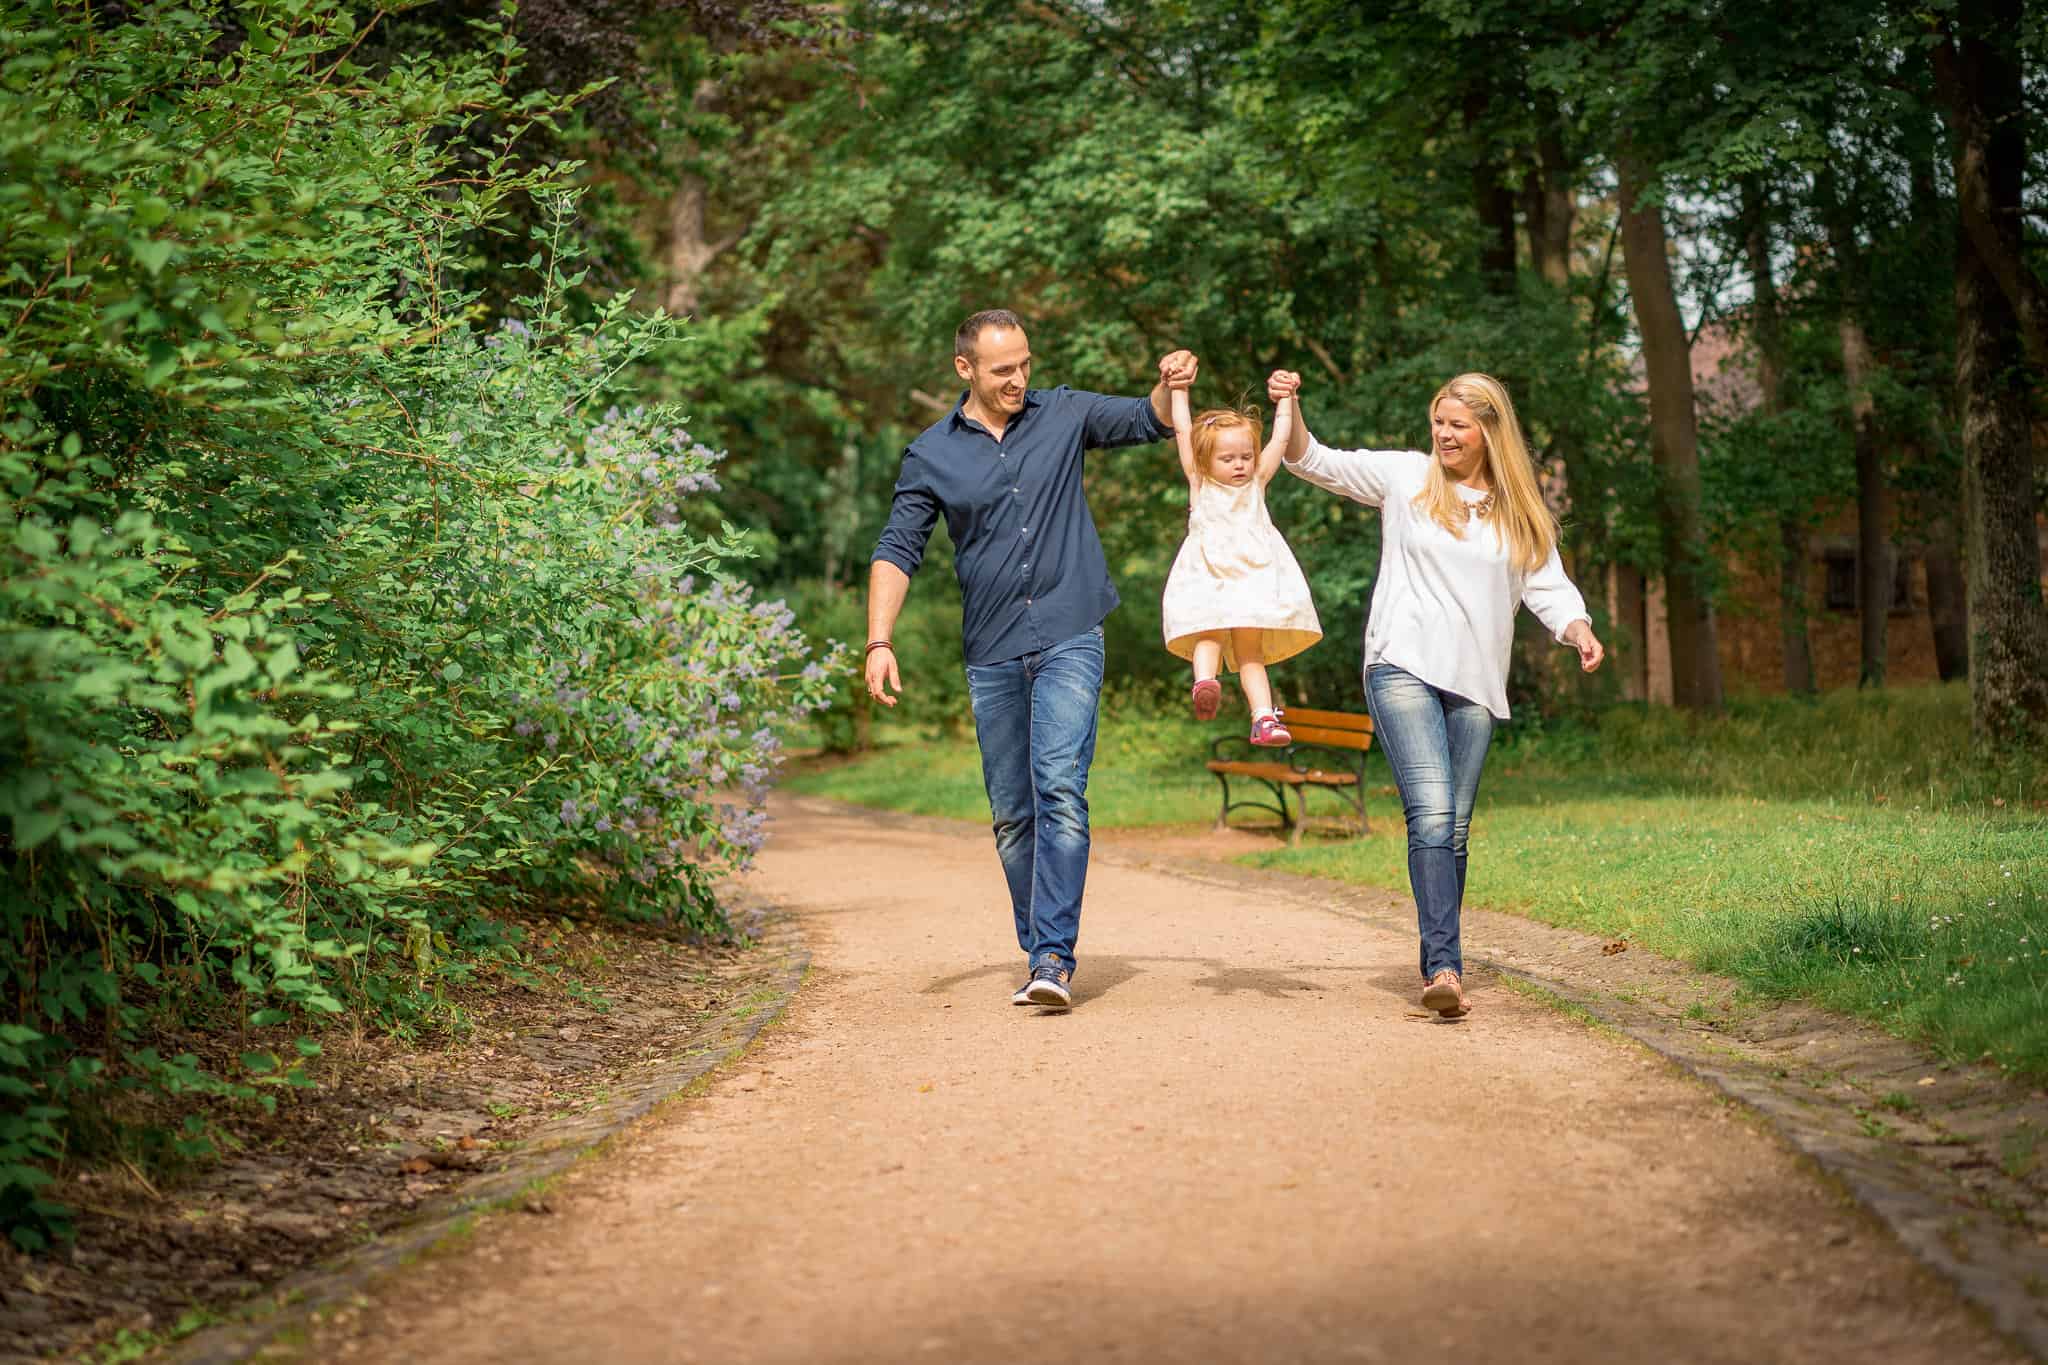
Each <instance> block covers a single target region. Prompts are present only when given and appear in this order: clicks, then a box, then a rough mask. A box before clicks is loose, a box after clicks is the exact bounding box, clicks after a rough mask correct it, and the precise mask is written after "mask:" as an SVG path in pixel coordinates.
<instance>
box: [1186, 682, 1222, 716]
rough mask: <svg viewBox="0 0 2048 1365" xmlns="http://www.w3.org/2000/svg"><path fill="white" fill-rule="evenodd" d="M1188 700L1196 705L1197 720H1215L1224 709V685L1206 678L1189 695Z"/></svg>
mask: <svg viewBox="0 0 2048 1365" xmlns="http://www.w3.org/2000/svg"><path fill="white" fill-rule="evenodd" d="M1188 700H1189V701H1190V702H1192V703H1194V707H1195V719H1196V720H1214V719H1216V713H1217V711H1219V710H1221V709H1222V707H1223V684H1222V683H1220V682H1217V681H1216V680H1215V679H1214V678H1204V679H1202V680H1201V681H1200V682H1198V683H1196V684H1195V686H1194V690H1193V691H1191V692H1189V693H1188Z"/></svg>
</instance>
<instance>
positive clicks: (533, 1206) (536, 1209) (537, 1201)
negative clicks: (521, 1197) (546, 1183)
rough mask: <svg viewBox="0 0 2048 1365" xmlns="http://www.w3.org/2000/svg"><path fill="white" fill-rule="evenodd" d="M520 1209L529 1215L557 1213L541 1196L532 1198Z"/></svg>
mask: <svg viewBox="0 0 2048 1365" xmlns="http://www.w3.org/2000/svg"><path fill="white" fill-rule="evenodd" d="M520 1207H521V1208H523V1209H525V1210H526V1211H527V1212H528V1213H534V1214H542V1213H553V1212H554V1211H555V1210H554V1208H553V1206H551V1205H550V1204H549V1203H548V1201H547V1200H545V1199H543V1198H541V1197H540V1196H539V1195H534V1196H532V1197H531V1198H529V1199H528V1200H527V1201H526V1202H525V1203H524V1204H522V1205H520Z"/></svg>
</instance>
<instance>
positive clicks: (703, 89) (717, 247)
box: [661, 80, 738, 317]
mask: <svg viewBox="0 0 2048 1365" xmlns="http://www.w3.org/2000/svg"><path fill="white" fill-rule="evenodd" d="M717 97H718V82H716V81H711V80H703V81H699V82H697V90H696V93H695V94H694V95H693V96H692V98H691V102H692V103H693V104H694V105H695V106H696V107H697V109H698V110H700V111H702V110H706V109H709V108H710V107H711V105H712V103H713V102H714V101H715V100H716V99H717ZM690 151H691V156H692V157H694V154H695V147H694V145H693V146H692V147H691V149H690ZM706 194H707V191H706V188H705V185H704V178H703V177H702V176H700V175H698V174H696V173H695V172H694V171H685V172H683V176H682V179H681V180H680V181H678V182H677V184H676V188H675V193H674V194H672V195H670V196H669V201H668V253H667V254H668V262H667V264H668V285H667V287H666V288H665V289H664V290H663V291H662V299H661V304H662V307H664V308H666V309H667V310H668V311H669V312H671V313H673V314H675V315H676V316H677V317H691V316H694V315H695V314H696V312H697V309H698V307H699V305H700V304H701V303H702V302H703V295H702V287H703V281H704V272H705V271H706V270H708V269H710V268H711V263H712V262H713V261H715V260H717V259H718V258H719V257H720V256H722V255H723V254H725V252H726V251H727V250H728V249H729V248H730V247H731V246H732V245H733V243H734V242H735V241H737V240H738V239H737V237H727V238H724V239H723V240H721V241H716V242H714V241H712V240H710V239H709V238H707V237H706V236H705V230H704V207H705V199H706Z"/></svg>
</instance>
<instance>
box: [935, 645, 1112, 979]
mask: <svg viewBox="0 0 2048 1365" xmlns="http://www.w3.org/2000/svg"><path fill="white" fill-rule="evenodd" d="M967 693H968V696H969V697H970V698H971V699H972V701H973V703H974V737H975V739H976V740H977V741H978V742H979V743H980V745H981V780H982V784H983V786H985V787H986V788H987V789H988V806H989V813H990V815H991V816H992V817H993V818H994V821H995V832H996V856H997V857H999V858H1001V859H1002V860H1003V876H1004V878H1005V879H1006V880H1007V881H1008V882H1009V884H1010V908H1011V910H1012V911H1013V912H1014V913H1015V914H1016V917H1017V946H1018V947H1020V948H1022V949H1023V950H1024V952H1025V955H1026V956H1027V957H1029V958H1030V960H1031V963H1032V965H1033V966H1036V965H1037V964H1038V963H1040V962H1042V961H1044V960H1045V959H1046V958H1048V957H1050V958H1055V959H1057V960H1058V961H1059V964H1060V965H1061V966H1064V967H1066V968H1068V969H1069V970H1071V969H1072V968H1073V966H1074V941H1075V939H1077V938H1079V937H1080V934H1081V893H1082V891H1083V890H1084V889H1085V888H1086V886H1087V884H1088V765H1089V764H1091V763H1093V762H1094V761H1095V716H1096V709H1097V704H1098V703H1099V701H1100V700H1101V697H1102V628H1101V627H1099V626H1098V627H1096V628H1095V629H1093V630H1089V631H1084V632H1082V633H1081V634H1079V635H1076V636H1074V637H1073V638H1072V639H1069V640H1062V641H1060V642H1059V643H1058V644H1056V645H1053V646H1051V647H1050V648H1048V649H1043V650H1039V651H1038V652H1036V653H1032V654H1026V655H1025V656H1024V657H1023V658H1021V659H1007V660H1005V661H1003V662H1002V663H996V664H986V665H979V666H977V665H973V664H970V665H968V668H967Z"/></svg>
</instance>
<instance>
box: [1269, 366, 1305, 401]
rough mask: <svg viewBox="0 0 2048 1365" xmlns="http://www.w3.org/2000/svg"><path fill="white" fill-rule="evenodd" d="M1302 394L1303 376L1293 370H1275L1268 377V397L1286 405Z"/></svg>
mask: <svg viewBox="0 0 2048 1365" xmlns="http://www.w3.org/2000/svg"><path fill="white" fill-rule="evenodd" d="M1300 393H1301V376H1300V375H1298V374H1296V373H1295V372H1294V371H1293V370H1275V371H1273V373H1271V374H1269V375H1267V376H1266V397H1267V398H1268V399H1269V400H1271V401H1272V402H1274V403H1284V402H1286V401H1287V400H1288V399H1290V398H1294V397H1297V396H1298V395H1299V394H1300Z"/></svg>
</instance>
